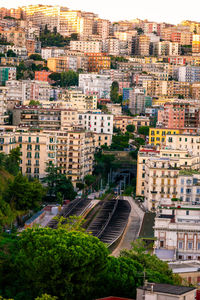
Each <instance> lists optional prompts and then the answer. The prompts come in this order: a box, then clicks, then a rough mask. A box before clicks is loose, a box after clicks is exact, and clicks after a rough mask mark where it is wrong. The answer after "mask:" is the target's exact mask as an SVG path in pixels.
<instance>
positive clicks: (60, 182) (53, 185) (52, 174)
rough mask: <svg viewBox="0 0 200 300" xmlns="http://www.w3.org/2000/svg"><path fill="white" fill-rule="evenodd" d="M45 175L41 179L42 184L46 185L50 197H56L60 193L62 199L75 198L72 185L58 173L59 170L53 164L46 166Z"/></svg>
mask: <svg viewBox="0 0 200 300" xmlns="http://www.w3.org/2000/svg"><path fill="white" fill-rule="evenodd" d="M46 172H47V175H46V176H45V178H43V182H44V183H46V184H47V194H48V195H49V196H50V197H56V196H57V194H58V193H61V195H62V198H63V199H68V200H73V199H74V198H75V196H76V192H75V191H74V187H73V184H72V182H71V180H69V179H68V178H67V177H66V176H65V175H64V174H61V173H60V169H59V168H58V167H56V166H54V165H53V164H49V165H47V168H46Z"/></svg>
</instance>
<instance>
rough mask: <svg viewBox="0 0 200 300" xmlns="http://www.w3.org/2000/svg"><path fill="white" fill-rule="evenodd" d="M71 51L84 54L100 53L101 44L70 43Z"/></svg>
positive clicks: (89, 42) (94, 42)
mask: <svg viewBox="0 0 200 300" xmlns="http://www.w3.org/2000/svg"><path fill="white" fill-rule="evenodd" d="M70 50H71V51H81V52H84V53H100V52H101V51H102V42H100V41H70Z"/></svg>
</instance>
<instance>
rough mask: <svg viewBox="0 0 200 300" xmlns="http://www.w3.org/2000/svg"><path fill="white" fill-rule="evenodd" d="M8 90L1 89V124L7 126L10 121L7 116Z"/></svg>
mask: <svg viewBox="0 0 200 300" xmlns="http://www.w3.org/2000/svg"><path fill="white" fill-rule="evenodd" d="M6 95H7V88H6V87H3V86H1V87H0V124H1V125H2V124H5V123H7V121H8V114H7V97H6Z"/></svg>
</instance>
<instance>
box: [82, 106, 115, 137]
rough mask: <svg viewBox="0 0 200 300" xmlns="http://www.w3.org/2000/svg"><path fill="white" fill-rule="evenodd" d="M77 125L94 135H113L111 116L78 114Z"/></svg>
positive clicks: (99, 113) (90, 113)
mask: <svg viewBox="0 0 200 300" xmlns="http://www.w3.org/2000/svg"><path fill="white" fill-rule="evenodd" d="M78 119H79V125H81V126H83V128H85V129H86V130H88V131H91V132H94V133H104V134H111V135H112V134H113V115H111V114H104V113H102V112H101V111H99V112H98V111H96V112H85V113H79V112H78Z"/></svg>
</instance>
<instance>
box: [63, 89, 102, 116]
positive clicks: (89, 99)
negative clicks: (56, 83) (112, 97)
mask: <svg viewBox="0 0 200 300" xmlns="http://www.w3.org/2000/svg"><path fill="white" fill-rule="evenodd" d="M61 99H62V100H63V101H64V103H65V105H66V107H67V108H71V109H77V110H79V111H85V110H95V109H97V95H95V94H93V95H85V94H84V93H83V92H82V90H78V89H70V90H66V91H65V92H64V93H62V95H61Z"/></svg>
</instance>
